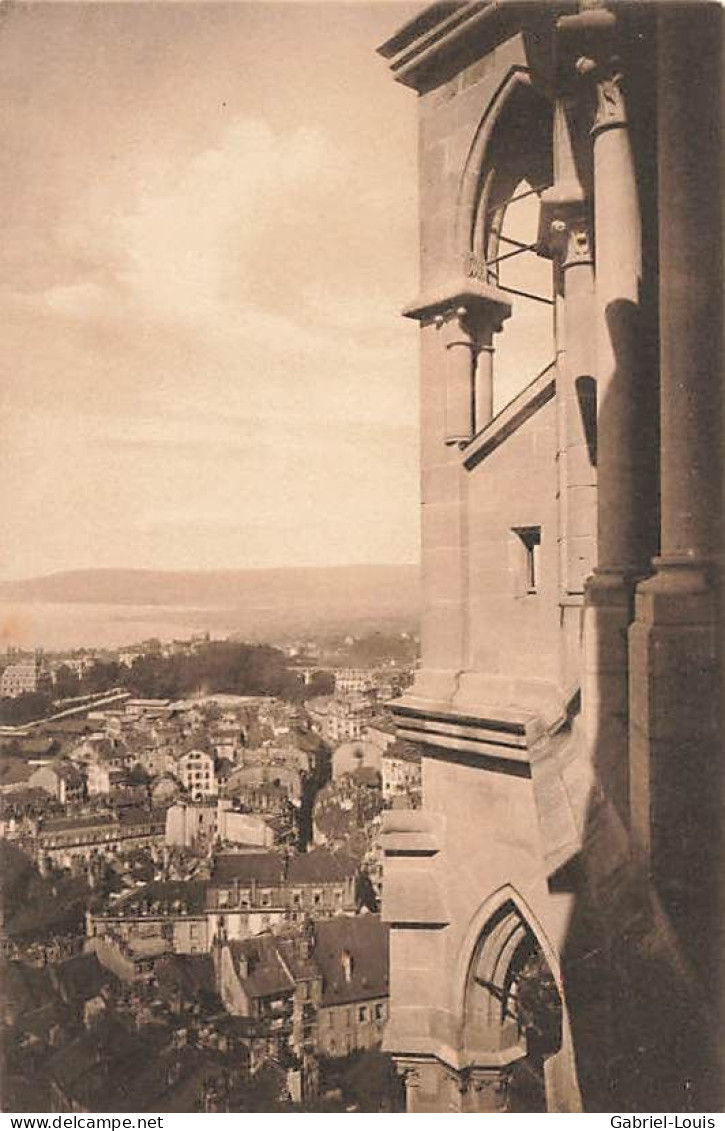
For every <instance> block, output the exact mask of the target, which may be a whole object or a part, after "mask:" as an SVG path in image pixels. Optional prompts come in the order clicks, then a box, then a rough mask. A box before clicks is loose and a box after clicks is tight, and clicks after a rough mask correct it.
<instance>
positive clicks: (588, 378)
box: [539, 98, 597, 604]
mask: <svg viewBox="0 0 725 1131" xmlns="http://www.w3.org/2000/svg"><path fill="white" fill-rule="evenodd" d="M568 102H569V100H568V99H566V100H565V99H564V98H560V99H558V100H557V102H556V105H555V107H554V185H553V187H552V188H551V189H548V190H547V191H546V192H544V193H542V198H541V200H542V210H541V225H540V238H539V243H540V246H542V247H546V248H547V249H548V251H549V253H550V255H552V257H553V258H554V259H555V260H556V261H557V262H558V264H559V267H560V280H561V282H560V290H561V301H560V304H559V306H558V307H557V314H559V316H560V322H558V323H557V359H558V360H557V398H558V400H559V402H560V436H559V460H560V473H559V495H560V498H559V504H560V531H561V539H562V543H563V546H562V554H561V577H560V595H561V600H562V603H563V604H566V603H568V598H570V597H576V596H578V597H579V598H580V599H581V594H582V593H583V591H584V582H585V581H586V579H587V577H588V576H589V575H590V573H591V571H592V569H593V567H594V564H595V562H596V533H597V532H596V514H597V511H596V437H595V433H596V421H595V418H594V414H595V412H596V396H595V391H594V390H595V385H594V374H595V372H596V366H597V357H596V348H595V342H594V341H593V337H592V325H593V324H594V322H595V305H594V254H593V249H592V241H591V238H590V219H589V202H588V201H587V199H586V193H585V190H584V187H583V186H582V183H581V180H580V178H579V174H578V171H577V159H576V154H575V139H574V137H573V136H572V134H573V124H572V122H571V120H570V107H569V105H568Z"/></svg>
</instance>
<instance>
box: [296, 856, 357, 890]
mask: <svg viewBox="0 0 725 1131" xmlns="http://www.w3.org/2000/svg"><path fill="white" fill-rule="evenodd" d="M356 872H357V864H356V863H355V861H354V860H352V859H351V858H350V857H349V856H346V855H345V854H344V853H342V852H330V850H329V849H328V848H314V849H313V850H312V852H305V853H302V854H301V855H300V856H293V857H292V859H291V860H290V862H289V869H288V872H287V878H288V881H289V883H290V884H314V883H336V882H340V881H342V880H346V879H348V878H349V877H350V876H354V875H355V874H356Z"/></svg>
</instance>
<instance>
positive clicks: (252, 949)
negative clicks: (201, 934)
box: [231, 935, 295, 998]
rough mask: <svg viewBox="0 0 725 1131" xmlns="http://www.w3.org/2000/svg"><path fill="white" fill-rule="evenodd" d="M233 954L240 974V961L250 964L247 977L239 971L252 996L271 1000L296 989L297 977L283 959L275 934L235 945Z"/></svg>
mask: <svg viewBox="0 0 725 1131" xmlns="http://www.w3.org/2000/svg"><path fill="white" fill-rule="evenodd" d="M231 952H232V958H233V960H234V966H235V968H236V969H237V971H238V972H239V960H240V959H241V958H244V959H246V961H247V964H248V965H247V974H246V975H245V974H243V973H241V972H239V979H240V981H241V983H242V985H243V986H244V989H245V991H246V993H247V994H248V996H249V997H253V998H259V997H271V996H273V995H274V994H283V993H290V992H291V991H293V990H294V987H295V981H294V977H292V976H291V973H290V971H289V969H288V967H287V965H286V963H284V962H283V961H282V959H281V958H280V954H279V951H278V946H277V940H276V939H275V938H274V937H273V936H272V935H257V936H256V937H254V938H251V939H245V940H244V941H243V942H234V943H232V944H231Z"/></svg>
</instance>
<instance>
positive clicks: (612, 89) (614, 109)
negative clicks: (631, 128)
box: [575, 55, 627, 134]
mask: <svg viewBox="0 0 725 1131" xmlns="http://www.w3.org/2000/svg"><path fill="white" fill-rule="evenodd" d="M575 65H576V70H577V73H578V74H580V75H581V76H582V77H583V78H589V79H592V80H593V82H594V93H595V96H596V111H595V114H594V123H593V125H592V131H591V132H592V134H597V133H601V131H602V130H609V129H612V128H624V127H626V126H627V106H626V102H625V97H624V89H623V82H624V74H623V72H622V69H621V66H620V63H619V59H617V57H616V56H612V57H611V58H609V59H607V60H606V62H604V63H598V62H597V61H596V60H595V59H592V58H590V57H589V56H587V55H582V56H580V57H579V59H577V61H576V64H575Z"/></svg>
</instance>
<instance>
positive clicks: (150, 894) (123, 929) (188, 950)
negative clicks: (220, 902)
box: [86, 880, 210, 981]
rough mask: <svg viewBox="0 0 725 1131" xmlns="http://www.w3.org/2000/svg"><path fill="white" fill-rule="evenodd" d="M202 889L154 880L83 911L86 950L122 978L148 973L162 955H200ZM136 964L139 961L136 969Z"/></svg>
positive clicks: (204, 935) (206, 943)
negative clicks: (116, 898) (103, 904)
mask: <svg viewBox="0 0 725 1131" xmlns="http://www.w3.org/2000/svg"><path fill="white" fill-rule="evenodd" d="M205 904H206V887H205V885H204V884H203V883H201V882H198V881H194V880H187V881H184V882H181V883H165V882H153V883H150V884H147V885H146V886H145V887H143V888H139V889H134V890H132V891H130V892H128V893H127V894H126V895H124V896H122V897H121V898H120V899H118V900H116V901H115V902H113V903H107V905H106V906H105V907H104V908H103V909H102V910H98V911H89V912H87V914H86V935H87V940H88V941H87V944H86V949H87V950H89V951H92V952H93V953H94V954H96V955H97V957H98V960H99V961H100V962H101V963H102V964H103V965H104V966H107V967H108V968H109V969H113V968H114V965H115V968H116V973H118V976H119V977H121V976H122V975H121V973H119V971H121V970H122V971H123V979H124V980H125V981H133V980H135V979H136V978H137V977H139V976H140V975H141V974H144V975H145V973H147V972H148V971H149V970H150V969H151V967H150V965H149V963H150V962H151V960H152V959H153V958H159V957H160V956H161V955H164V954H204V953H207V952H208V951H209V949H210V939H209V930H208V921H207V915H206V906H205ZM135 964H140V965H139V966H138V969H137V968H136V966H135Z"/></svg>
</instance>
